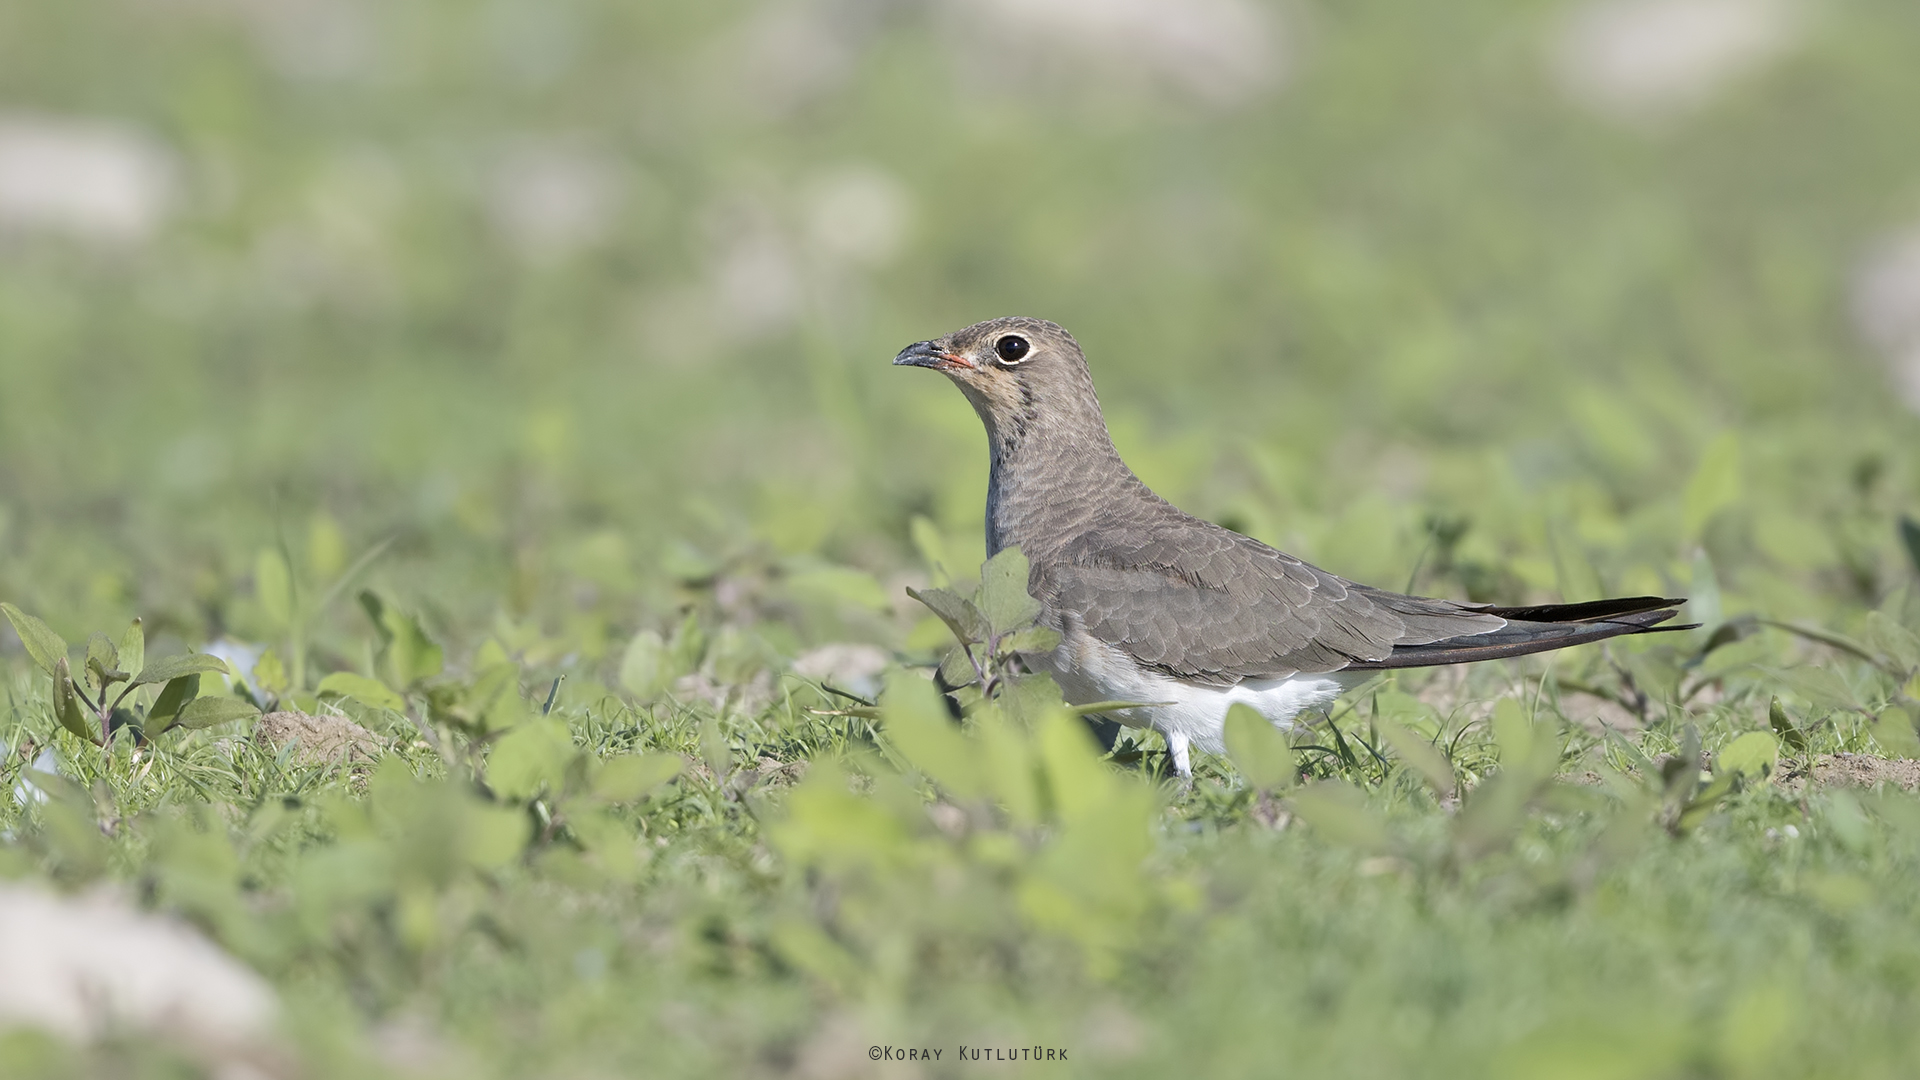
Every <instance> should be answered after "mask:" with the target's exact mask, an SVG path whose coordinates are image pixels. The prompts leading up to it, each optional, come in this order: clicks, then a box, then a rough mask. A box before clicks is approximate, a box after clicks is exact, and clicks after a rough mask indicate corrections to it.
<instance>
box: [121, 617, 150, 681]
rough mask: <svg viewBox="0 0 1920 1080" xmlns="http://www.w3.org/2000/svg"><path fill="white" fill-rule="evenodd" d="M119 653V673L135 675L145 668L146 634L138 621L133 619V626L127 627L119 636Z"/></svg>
mask: <svg viewBox="0 0 1920 1080" xmlns="http://www.w3.org/2000/svg"><path fill="white" fill-rule="evenodd" d="M119 652H120V663H119V664H118V665H117V666H118V667H119V668H120V670H121V671H130V672H134V673H136V674H137V673H138V672H139V671H140V669H141V668H143V667H146V666H147V633H146V631H145V630H144V629H143V628H142V627H141V625H140V620H139V619H137V618H136V619H134V620H133V624H132V625H131V626H128V627H127V632H126V633H124V634H122V635H120V649H119Z"/></svg>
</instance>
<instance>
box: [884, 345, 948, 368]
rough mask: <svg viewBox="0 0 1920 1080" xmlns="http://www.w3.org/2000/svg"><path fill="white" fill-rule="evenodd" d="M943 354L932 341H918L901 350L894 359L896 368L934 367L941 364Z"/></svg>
mask: <svg viewBox="0 0 1920 1080" xmlns="http://www.w3.org/2000/svg"><path fill="white" fill-rule="evenodd" d="M940 357H941V352H940V350H939V349H937V348H935V347H934V344H933V342H931V341H916V342H914V343H913V344H911V345H909V346H907V347H906V348H904V349H901V350H900V355H898V356H896V357H894V358H893V364H894V366H895V367H933V366H934V365H936V364H938V363H939V362H940Z"/></svg>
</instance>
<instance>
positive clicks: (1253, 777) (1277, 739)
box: [1224, 704, 1299, 791]
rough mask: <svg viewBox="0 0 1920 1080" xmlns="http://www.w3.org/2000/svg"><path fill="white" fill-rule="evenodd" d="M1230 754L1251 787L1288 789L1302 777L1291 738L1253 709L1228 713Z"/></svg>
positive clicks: (1238, 706) (1242, 707) (1236, 708)
mask: <svg viewBox="0 0 1920 1080" xmlns="http://www.w3.org/2000/svg"><path fill="white" fill-rule="evenodd" d="M1224 734H1225V736H1226V741H1227V754H1228V756H1230V757H1232V758H1233V764H1234V767H1235V768H1237V769H1239V770H1240V775H1241V776H1244V777H1246V778H1247V785H1248V786H1249V787H1252V788H1256V789H1259V790H1263V791H1277V790H1279V789H1281V788H1284V787H1287V786H1288V785H1290V784H1292V783H1293V781H1294V780H1295V779H1296V778H1297V776H1298V775H1299V771H1298V770H1299V764H1298V762H1297V761H1296V760H1295V758H1294V753H1293V747H1292V746H1291V745H1289V744H1288V743H1287V737H1286V736H1285V735H1282V734H1281V733H1280V729H1278V728H1276V727H1274V726H1273V723H1272V722H1271V721H1269V720H1268V719H1267V718H1266V717H1264V716H1261V715H1260V714H1259V713H1258V712H1255V711H1254V710H1253V708H1252V707H1251V706H1248V705H1243V704H1236V705H1234V706H1232V707H1231V708H1229V709H1228V710H1227V720H1226V725H1225V733H1224Z"/></svg>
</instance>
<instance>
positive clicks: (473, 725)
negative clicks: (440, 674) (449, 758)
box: [448, 660, 527, 734]
mask: <svg viewBox="0 0 1920 1080" xmlns="http://www.w3.org/2000/svg"><path fill="white" fill-rule="evenodd" d="M526 718H527V702H526V699H525V698H522V697H521V696H520V665H518V664H516V663H514V662H513V661H511V660H505V661H501V662H498V663H494V664H490V665H488V666H487V667H485V668H483V669H481V671H480V674H479V675H477V676H475V677H474V680H473V684H472V685H471V686H469V687H467V688H466V692H465V693H464V694H462V695H461V700H460V701H459V703H458V704H457V705H456V706H455V707H454V708H453V709H452V710H451V712H450V714H449V717H448V719H451V720H453V721H454V722H455V723H457V724H459V725H461V726H462V727H466V728H469V729H471V730H473V731H476V732H479V733H481V734H486V733H489V732H495V731H505V730H506V729H508V728H510V727H513V726H514V725H516V724H519V723H520V722H522V721H523V720H525V719H526Z"/></svg>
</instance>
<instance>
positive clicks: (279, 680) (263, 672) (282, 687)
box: [253, 649, 288, 697]
mask: <svg viewBox="0 0 1920 1080" xmlns="http://www.w3.org/2000/svg"><path fill="white" fill-rule="evenodd" d="M253 685H254V687H255V688H256V689H259V690H264V691H266V692H267V693H269V694H272V695H273V696H274V697H279V696H280V695H282V694H284V693H286V692H287V689H288V686H287V665H286V664H284V663H282V662H281V660H280V654H279V653H277V652H275V651H274V650H272V649H268V650H266V651H265V652H262V653H261V654H260V659H258V660H256V661H254V663H253Z"/></svg>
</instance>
